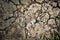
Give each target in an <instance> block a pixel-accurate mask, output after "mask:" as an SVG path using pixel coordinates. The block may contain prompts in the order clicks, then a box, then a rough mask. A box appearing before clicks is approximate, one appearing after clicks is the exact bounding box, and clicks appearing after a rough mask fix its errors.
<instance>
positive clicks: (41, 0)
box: [36, 0, 44, 3]
mask: <svg viewBox="0 0 60 40" xmlns="http://www.w3.org/2000/svg"><path fill="white" fill-rule="evenodd" d="M36 1H37V2H39V3H42V2H43V1H44V0H36Z"/></svg>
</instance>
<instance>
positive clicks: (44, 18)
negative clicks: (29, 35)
mask: <svg viewBox="0 0 60 40" xmlns="http://www.w3.org/2000/svg"><path fill="white" fill-rule="evenodd" d="M44 14H45V16H43V17H42V18H41V21H43V22H46V21H47V20H48V19H49V15H48V13H44Z"/></svg>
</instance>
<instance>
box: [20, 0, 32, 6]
mask: <svg viewBox="0 0 60 40" xmlns="http://www.w3.org/2000/svg"><path fill="white" fill-rule="evenodd" d="M21 3H22V4H25V5H28V4H30V3H31V0H21Z"/></svg>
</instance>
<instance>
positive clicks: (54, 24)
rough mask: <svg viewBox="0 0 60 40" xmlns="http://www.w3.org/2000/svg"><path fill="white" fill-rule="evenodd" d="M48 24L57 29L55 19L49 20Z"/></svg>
mask: <svg viewBox="0 0 60 40" xmlns="http://www.w3.org/2000/svg"><path fill="white" fill-rule="evenodd" d="M48 24H49V25H51V26H53V27H56V22H55V20H54V19H50V20H48Z"/></svg>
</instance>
